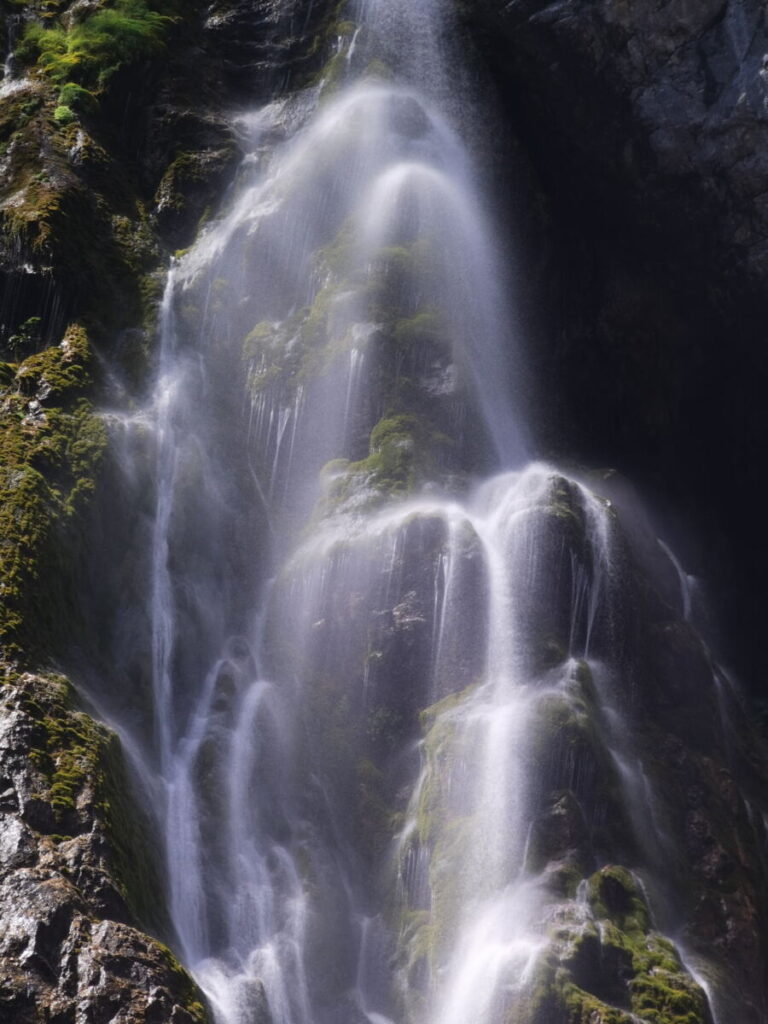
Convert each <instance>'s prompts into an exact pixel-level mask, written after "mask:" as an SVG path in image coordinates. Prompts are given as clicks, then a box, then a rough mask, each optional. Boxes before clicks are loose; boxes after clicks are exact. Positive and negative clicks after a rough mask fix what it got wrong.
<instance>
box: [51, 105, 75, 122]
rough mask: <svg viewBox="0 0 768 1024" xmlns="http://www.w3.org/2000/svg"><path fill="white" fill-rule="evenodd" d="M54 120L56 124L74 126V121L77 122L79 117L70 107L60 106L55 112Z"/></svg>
mask: <svg viewBox="0 0 768 1024" xmlns="http://www.w3.org/2000/svg"><path fill="white" fill-rule="evenodd" d="M53 120H54V121H55V122H56V124H61V125H65V124H72V122H73V121H76V120H77V117H76V116H75V114H74V113H73V111H72V110H71V109H70V108H69V107H67V106H64V105H63V104H59V106H58V107H56V109H55V110H54V112H53Z"/></svg>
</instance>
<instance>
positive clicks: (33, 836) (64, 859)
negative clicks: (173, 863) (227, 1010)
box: [0, 673, 205, 1024]
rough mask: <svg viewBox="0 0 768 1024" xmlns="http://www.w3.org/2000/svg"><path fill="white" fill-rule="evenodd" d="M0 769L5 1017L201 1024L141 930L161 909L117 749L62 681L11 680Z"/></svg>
mask: <svg viewBox="0 0 768 1024" xmlns="http://www.w3.org/2000/svg"><path fill="white" fill-rule="evenodd" d="M0 762H1V763H2V780H1V786H2V793H0V921H1V922H2V927H1V928H0V1016H2V1017H3V1019H4V1020H5V1019H7V1020H9V1021H10V1020H13V1021H14V1022H16V1021H18V1022H19V1024H37V1022H39V1021H61V1022H70V1021H75V1020H78V1021H80V1020H82V1021H84V1022H85V1021H87V1022H88V1024H102V1022H103V1024H106V1022H107V1021H113V1020H115V1019H119V1020H122V1021H126V1022H133V1021H136V1022H139V1021H142V1022H146V1021H155V1022H157V1024H166V1022H169V1021H172V1022H174V1024H199V1022H202V1021H203V1020H204V1019H205V1011H204V1009H203V1006H202V1003H201V1001H200V996H199V993H198V992H197V989H196V987H195V986H194V984H193V983H192V981H191V979H190V978H189V977H188V975H187V974H186V973H185V972H184V971H183V970H182V969H181V967H180V966H179V965H178V963H177V962H176V960H175V959H174V958H173V956H172V955H171V953H170V952H169V951H168V949H167V948H166V947H165V946H163V945H162V944H161V943H159V942H158V941H156V940H155V939H153V938H151V937H149V936H148V935H146V934H143V933H142V932H141V931H139V930H137V928H136V924H137V914H138V915H142V916H144V921H143V924H145V925H146V924H148V923H151V919H152V909H151V908H152V904H153V903H155V906H156V907H159V906H160V905H161V901H160V899H159V896H158V892H159V890H158V888H157V879H155V878H154V877H153V875H152V871H151V868H150V867H149V862H150V858H151V850H150V847H149V846H147V845H146V843H145V842H143V841H142V839H141V836H142V827H141V823H140V820H139V819H138V818H137V817H136V816H135V813H134V811H133V810H132V809H131V807H130V794H129V789H128V784H127V780H126V779H125V778H124V777H123V775H122V771H121V762H120V754H119V750H118V748H117V743H116V739H115V737H114V736H112V735H111V734H110V733H109V732H108V731H107V730H106V729H104V728H103V727H100V726H97V725H95V724H94V723H93V721H92V720H91V719H90V718H88V717H87V716H86V715H85V714H83V713H82V712H79V711H76V710H75V708H74V706H73V704H72V694H71V691H70V689H69V687H68V684H67V683H66V681H64V680H63V679H61V678H60V677H46V676H34V675H31V674H28V673H27V674H24V675H17V674H14V673H9V674H6V676H5V678H4V681H3V687H2V691H1V692H0ZM137 844H138V845H137ZM148 918H149V919H148ZM154 923H155V925H156V926H157V925H158V924H159V923H160V922H158V921H157V919H156V913H155V922H154Z"/></svg>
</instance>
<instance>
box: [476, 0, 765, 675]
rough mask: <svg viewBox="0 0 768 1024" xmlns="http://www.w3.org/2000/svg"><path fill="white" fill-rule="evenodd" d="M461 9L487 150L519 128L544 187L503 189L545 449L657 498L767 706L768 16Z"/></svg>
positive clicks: (687, 9) (672, 7)
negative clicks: (485, 108)
mask: <svg viewBox="0 0 768 1024" xmlns="http://www.w3.org/2000/svg"><path fill="white" fill-rule="evenodd" d="M462 12H463V13H464V16H465V18H466V23H467V25H468V31H469V36H470V41H471V42H472V43H474V45H475V47H476V50H477V53H478V55H479V59H480V61H481V62H482V63H483V64H485V65H486V67H487V69H488V71H489V73H490V76H491V78H492V80H493V83H494V85H495V87H496V90H497V92H498V95H499V97H500V101H501V108H502V109H501V114H500V117H499V122H500V123H499V129H498V131H499V137H500V139H502V138H503V137H504V132H505V130H506V129H507V127H508V126H514V129H515V131H516V133H517V134H518V137H519V140H520V145H521V147H522V149H523V151H524V152H525V154H526V160H529V161H530V166H531V167H532V174H533V177H534V179H535V180H536V181H537V185H535V186H534V192H535V191H536V190H538V192H539V197H538V198H537V199H536V200H535V201H534V202H532V203H529V202H527V201H525V200H521V197H520V194H519V190H520V188H521V187H522V188H523V190H524V189H525V187H526V186H525V184H524V182H525V174H520V173H519V172H518V171H512V172H507V173H506V177H505V176H503V174H502V175H500V177H501V181H500V188H501V191H502V194H503V193H506V194H507V195H508V196H509V203H510V206H511V208H512V219H513V220H514V221H515V222H516V223H517V224H518V225H521V226H523V229H524V230H525V231H527V232H528V244H527V250H528V253H529V257H530V259H529V263H528V267H527V271H526V273H527V274H528V277H529V280H531V281H532V282H533V284H534V288H533V289H532V298H531V314H530V316H531V321H532V322H536V321H538V323H539V325H540V328H541V330H540V334H539V336H538V337H536V338H535V339H534V340H533V341H532V344H531V359H532V360H533V361H534V362H535V363H536V364H537V367H538V379H539V380H540V381H542V382H546V383H545V386H544V388H543V389H542V402H541V404H540V406H539V409H538V412H539V420H540V427H541V430H542V434H543V436H544V437H546V438H547V439H548V442H549V443H550V444H551V447H552V450H553V451H555V452H558V453H559V454H563V453H565V454H567V455H569V456H570V457H573V458H575V459H576V460H577V461H579V462H584V461H586V462H588V463H591V464H593V465H601V464H602V465H616V466H618V467H619V468H620V469H622V470H623V471H625V472H626V473H627V474H628V475H630V476H631V477H632V478H633V480H634V481H635V482H636V483H637V484H638V485H639V486H640V487H641V489H642V490H643V492H644V493H649V492H650V493H656V494H657V495H664V496H665V498H664V501H665V502H666V503H667V507H666V508H663V507H662V509H661V512H662V513H663V514H664V515H665V517H666V518H667V519H668V524H667V525H668V526H669V527H670V529H671V530H676V531H677V536H676V538H675V539H676V543H677V548H678V552H679V553H680V554H681V555H682V556H684V558H685V559H686V560H687V562H688V564H689V565H690V566H692V568H693V571H696V572H700V573H701V574H702V575H705V576H707V577H708V579H709V580H710V581H712V583H713V586H714V587H715V588H716V589H717V592H718V594H719V596H720V597H721V599H722V600H721V608H722V609H723V619H724V621H723V626H724V629H723V633H724V636H725V637H726V638H727V642H728V644H729V648H728V660H729V663H731V664H733V665H735V666H737V667H738V671H739V672H740V673H741V674H742V676H743V677H744V678H745V680H746V681H748V682H749V681H751V682H750V685H752V686H753V688H754V690H755V691H756V692H758V693H759V692H761V689H762V684H761V682H760V679H761V676H762V666H761V652H760V649H759V643H758V644H755V641H754V637H756V636H759V635H760V632H761V623H762V622H763V621H764V619H765V616H766V612H767V611H768V609H767V608H766V602H765V597H764V594H763V587H762V584H761V580H762V578H763V577H764V575H765V572H766V568H767V567H768V549H766V544H765V530H764V525H763V516H762V511H761V509H760V507H759V503H755V501H754V495H755V494H756V493H759V492H760V491H761V489H762V481H761V470H760V469H759V467H760V465H761V461H762V459H761V454H760V450H761V444H762V438H763V437H764V436H765V431H766V420H765V415H764V408H765V403H764V401H763V399H762V396H763V394H764V392H765V386H766V381H768V362H767V361H766V358H765V347H764V345H763V343H762V337H763V334H764V327H763V325H764V324H765V321H766V317H767V316H768V305H766V298H765V296H766V294H768V292H767V290H766V281H768V267H767V265H766V255H767V252H768V250H766V237H768V233H767V229H768V222H767V220H766V218H767V217H768V208H767V207H766V200H765V180H766V170H768V167H767V165H766V160H768V158H767V157H766V153H768V146H766V139H767V137H768V107H767V106H766V95H767V94H766V74H765V67H764V64H765V55H766V53H767V52H768V30H767V28H766V12H765V8H764V5H763V4H762V3H760V2H759V0H728V2H725V0H723V2H718V0H712V2H702V3H696V4H688V3H677V2H672V3H663V4H656V3H645V2H644V3H632V4H628V3H623V2H619V0H599V2H594V3H587V4H581V3H575V2H574V3H571V2H567V0H566V2H557V3H554V2H546V0H513V2H512V3H505V4H502V3H498V2H497V0H482V2H481V3H478V4H472V5H463V6H462ZM526 224H527V227H526ZM547 238H548V239H549V240H548V241H544V240H545V239H547ZM545 390H546V394H547V395H550V396H554V400H551V401H550V400H548V399H547V397H546V395H545V394H544V391H545ZM713 465H716V466H718V472H719V473H721V474H722V483H723V487H722V488H719V487H713V486H712V485H711V470H712V466H713ZM660 504H662V502H660ZM681 515H685V516H686V517H687V519H688V522H687V523H686V524H684V525H683V524H681V523H679V522H678V520H679V517H681ZM694 530H696V531H699V532H698V535H694Z"/></svg>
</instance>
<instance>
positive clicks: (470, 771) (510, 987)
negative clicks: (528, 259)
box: [121, 0, 712, 1024]
mask: <svg viewBox="0 0 768 1024" xmlns="http://www.w3.org/2000/svg"><path fill="white" fill-rule="evenodd" d="M448 8H449V5H448V4H447V3H443V2H441V0H418V2H416V0H364V2H363V3H362V4H361V5H360V7H359V10H358V12H357V18H356V22H355V24H354V25H353V26H352V28H351V29H350V28H349V27H347V28H345V29H344V31H343V32H340V34H339V38H338V42H337V46H338V52H337V53H336V55H335V57H334V60H333V61H332V64H333V75H331V73H330V72H329V73H328V74H327V75H326V76H324V77H323V78H322V79H321V80H320V81H319V82H318V83H316V84H315V85H312V86H308V87H307V88H306V89H304V90H303V91H301V92H300V93H298V94H297V95H295V96H289V97H286V98H282V99H278V100H276V101H275V102H272V103H270V104H269V105H267V106H265V107H263V108H261V109H259V110H257V111H251V112H244V113H240V114H239V115H237V117H236V119H235V125H236V127H237V129H238V132H239V135H240V138H241V140H242V145H243V149H244V159H243V162H242V167H241V170H240V174H239V177H238V180H237V183H236V185H235V187H234V189H233V191H232V193H231V194H230V195H229V197H228V199H227V202H226V204H225V208H224V210H223V212H222V214H221V216H220V217H219V218H218V219H217V220H215V221H214V222H212V223H211V224H210V225H209V226H208V227H206V228H205V229H204V230H203V232H202V234H201V236H200V238H199V240H198V241H197V243H196V244H195V245H194V246H193V248H192V249H191V250H190V251H189V252H188V253H187V254H185V255H183V256H181V257H180V258H178V259H177V260H176V261H175V262H174V265H173V267H172V269H171V271H170V273H169V275H168V280H167V287H166V292H165V297H164V299H163V303H162V310H161V316H160V320H159V335H160V339H161V344H160V356H159V364H158V369H157V376H156V384H155V389H154V394H153V397H152V399H151V403H150V408H149V409H148V410H146V411H145V412H144V414H143V415H142V416H141V417H140V418H139V419H140V420H141V426H140V429H141V430H142V431H143V432H144V434H145V435H146V434H148V435H149V437H150V440H149V442H148V443H147V444H146V445H145V446H143V447H142V448H141V452H140V457H141V458H147V457H148V456H147V451H148V450H149V451H151V462H152V465H153V472H152V478H153V484H152V494H153V502H154V512H153V514H152V515H151V517H150V518H151V523H150V524H149V525H147V526H146V531H145V555H144V559H143V561H142V565H143V566H145V568H144V569H143V570H142V571H143V572H144V574H145V576H146V579H144V581H143V588H144V609H145V617H146V623H145V629H144V632H145V634H146V635H145V638H144V641H143V643H144V648H145V649H146V660H147V664H148V669H147V675H148V678H149V680H150V686H149V689H150V690H151V695H150V704H151V709H152V710H151V718H152V722H153V725H152V728H151V729H149V730H148V731H149V732H151V734H152V738H151V740H148V739H146V737H145V738H144V740H143V741H142V742H136V743H135V744H134V747H133V748H132V749H135V750H136V751H138V753H137V754H136V757H137V758H139V759H140V760H141V762H142V775H143V776H144V777H145V778H152V780H153V783H152V786H151V790H150V792H151V797H152V801H153V806H154V811H155V815H156V819H157V821H158V823H159V828H160V829H161V831H162V836H163V848H164V852H165V871H166V875H167V881H168V905H169V913H170V916H171V920H172V930H173V934H174V938H175V943H176V946H177V948H178V950H179V952H180V954H181V956H182V959H183V961H184V963H185V964H186V965H187V966H188V967H189V969H190V970H191V971H192V972H193V974H194V976H195V978H196V979H197V981H198V982H199V984H200V986H201V987H202V989H203V991H204V992H205V994H206V996H207V998H208V999H209V1001H210V1004H211V1007H212V1010H213V1013H214V1015H215V1018H216V1021H217V1022H218V1024H362V1022H365V1021H368V1022H370V1024H392V1022H394V1024H467V1022H469V1021H471V1022H472V1024H515V1022H519V1024H523V1022H526V1024H554V1022H559V1021H560V1020H566V1019H570V1018H566V1017H564V1016H563V1012H564V1011H562V1008H561V1007H560V1004H559V1003H557V999H565V998H566V995H567V997H568V998H570V999H572V1000H573V999H576V998H577V996H574V994H573V991H572V990H571V989H569V990H568V993H566V994H565V995H564V994H563V992H562V991H559V994H558V993H556V992H555V988H554V987H551V988H550V989H547V992H548V994H546V995H545V996H544V997H542V991H544V989H543V987H542V986H545V981H546V979H549V981H546V984H550V985H551V986H554V984H555V983H554V982H553V981H552V978H554V977H555V974H556V971H557V970H558V965H562V964H565V965H568V969H569V970H572V972H573V976H574V977H576V978H577V979H581V980H580V982H579V985H576V984H575V983H574V985H573V986H572V989H573V990H575V991H576V992H577V993H578V992H581V994H582V996H584V998H585V999H586V998H587V996H586V995H585V989H586V988H587V987H588V983H589V984H592V982H591V981H590V979H591V977H592V974H594V975H595V977H598V978H599V979H602V980H600V981H599V984H598V982H594V986H596V988H597V991H595V990H594V987H593V989H591V990H590V991H591V992H592V995H590V996H589V998H593V999H594V1000H595V1001H596V1002H595V1005H598V1004H600V1003H601V1001H603V1002H605V1004H606V1005H610V1006H614V1008H615V1007H618V1008H617V1009H615V1016H614V1017H611V1020H614V1019H615V1020H616V1021H631V1020H635V1021H637V1020H645V1019H646V1018H645V1017H643V1016H642V1014H641V1013H640V1010H638V1007H640V1008H642V990H641V987H639V985H638V986H636V987H635V988H634V989H632V992H631V993H629V994H628V992H629V990H627V991H626V992H625V991H623V990H621V991H620V987H612V986H613V985H614V983H613V981H612V980H610V979H612V978H613V974H611V975H610V979H609V980H606V978H609V975H608V974H606V973H605V972H606V971H609V966H605V965H609V961H610V957H613V958H614V960H613V961H610V963H613V962H615V963H616V964H617V965H618V966H617V967H616V971H617V972H618V973H617V974H616V977H618V978H620V977H621V971H622V970H623V971H625V973H626V972H627V971H628V970H629V966H628V964H629V962H630V961H631V960H632V955H634V954H632V953H631V950H630V946H629V942H630V939H627V938H623V937H622V936H630V937H631V939H632V941H634V942H637V943H638V944H639V945H640V946H641V947H642V949H643V956H644V957H645V959H644V960H642V964H641V963H640V959H639V958H638V959H637V963H636V964H635V966H634V968H633V969H634V970H635V973H636V974H637V975H638V976H640V975H642V977H643V978H645V979H646V983H647V984H648V985H651V984H652V983H653V976H654V972H656V975H658V972H659V971H661V972H662V973H663V974H664V977H665V978H666V981H667V982H668V984H669V985H670V986H672V987H673V988H674V989H675V992H674V994H675V997H676V998H677V999H678V1004H679V1005H680V1006H682V1007H684V1008H687V1010H686V1012H688V1011H690V1013H691V1016H690V1017H689V1018H686V1019H687V1020H688V1019H690V1020H691V1021H693V1020H696V1021H699V1022H701V1024H707V1022H709V1021H711V1020H712V1018H711V1016H710V1014H711V1009H710V1007H709V1005H708V1001H707V997H706V996H705V994H704V991H703V989H702V988H701V986H699V985H698V984H697V983H696V982H695V981H694V979H693V977H692V976H691V975H690V974H689V973H687V971H686V969H685V968H684V967H683V964H682V960H681V958H680V954H679V953H678V952H677V951H676V949H675V947H674V946H673V945H672V943H671V942H670V941H669V940H668V939H667V938H664V936H663V935H662V932H666V933H668V934H672V935H674V934H675V933H677V931H679V930H680V929H681V928H682V926H683V924H684V913H685V908H684V907H683V906H679V907H678V906H677V905H676V902H675V899H676V898H675V895H674V893H673V892H672V891H671V890H673V889H674V879H675V878H677V877H678V876H677V875H676V874H675V872H679V870H680V869H679V863H678V859H679V844H678V839H677V837H676V834H675V831H674V828H673V827H672V826H671V825H670V822H669V820H668V811H667V810H666V808H665V804H664V801H663V799H662V798H661V797H660V795H659V794H658V792H657V789H656V782H655V781H654V780H653V778H652V771H651V769H650V768H649V766H648V765H647V764H646V763H644V760H643V753H642V751H641V749H640V747H639V746H638V745H637V744H636V742H635V738H634V737H635V728H634V719H633V713H634V711H633V704H632V698H631V695H632V687H633V685H634V679H635V676H636V675H637V672H638V671H639V670H637V667H636V665H635V663H634V662H633V656H632V644H633V638H632V629H631V628H630V627H629V626H628V622H631V619H632V615H631V613H630V612H628V608H629V607H630V605H632V602H633V601H635V603H636V602H637V601H638V600H640V599H639V598H637V596H636V595H637V594H639V593H640V590H638V589H637V588H636V587H635V583H634V576H633V572H635V569H633V566H635V565H636V561H633V555H632V553H631V551H630V548H631V544H630V543H628V542H627V540H626V538H625V537H624V535H623V533H622V529H621V523H620V518H621V517H620V515H619V513H618V511H617V508H616V507H615V506H614V504H613V502H612V500H610V498H608V497H604V496H601V493H600V488H599V487H595V488H593V487H591V486H590V485H589V483H588V481H587V480H586V478H583V479H577V478H576V476H575V475H574V474H568V473H565V472H563V471H562V470H560V469H558V468H557V467H555V466H552V465H549V464H547V463H545V462H542V461H537V459H536V450H535V445H534V443H533V442H532V440H531V438H530V431H529V429H528V424H527V416H526V413H525V403H526V390H527V382H526V378H525V374H524V371H523V368H522V359H521V356H520V343H519V338H518V337H517V330H516V328H515V326H514V325H515V322H516V321H515V315H514V309H513V308H511V305H512V304H511V303H510V301H509V299H508V296H509V294H510V289H509V281H508V280H507V273H506V269H505V268H507V267H508V266H509V258H508V256H507V255H505V254H504V252H503V249H502V247H501V246H500V245H499V243H498V241H497V240H496V239H495V238H494V232H493V220H492V217H491V216H490V214H489V211H488V209H487V208H486V205H485V203H484V201H483V198H482V192H483V189H482V187H481V175H480V173H479V171H478V169H477V167H476V166H475V165H474V162H473V156H472V152H471V147H470V146H468V144H467V142H466V138H467V122H468V121H471V120H472V119H473V116H474V114H473V109H472V107H471V100H468V101H467V103H468V104H469V107H467V106H466V105H465V104H464V103H463V102H462V98H461V96H462V91H463V90H465V89H466V93H467V95H469V94H470V92H471V89H470V85H469V76H465V74H464V72H463V71H462V69H461V64H460V61H458V54H457V53H456V52H455V51H454V48H453V46H452V43H451V38H452V31H451V23H450V15H449V12H448ZM454 69H455V70H454ZM276 139H277V140H278V141H277V142H276V141H275V140H276ZM125 433H126V432H125V431H124V432H123V434H125ZM127 433H128V434H129V433H130V431H128V432H127ZM121 436H123V435H121ZM124 443H125V444H128V442H124ZM123 461H124V462H130V458H129V457H128V456H124V459H123ZM134 477H137V474H136V473H135V472H134ZM137 478H138V479H139V480H140V481H141V480H142V479H143V478H142V477H141V475H140V474H138V477H137ZM140 486H144V484H143V483H141V484H140ZM661 550H663V551H666V552H667V556H668V559H669V560H670V566H671V569H672V572H673V575H674V581H673V582H674V584H675V585H677V584H678V583H679V584H680V586H682V587H683V592H682V597H681V599H680V600H681V602H682V605H683V609H682V610H683V613H684V614H683V618H684V619H685V620H686V623H687V620H688V619H689V618H690V614H691V597H690V592H689V589H687V583H686V579H687V578H686V577H685V574H684V571H683V570H682V568H681V566H680V565H679V563H678V562H677V561H676V560H675V558H674V556H673V555H672V554H671V552H669V551H668V549H666V548H663V547H662V548H661ZM633 588H635V589H633ZM643 593H644V592H643ZM633 607H634V606H633ZM691 628H692V627H691ZM141 720H142V723H143V724H145V717H144V718H142V719H141ZM134 727H135V725H134V724H132V723H128V724H127V725H126V728H127V729H128V731H130V729H131V728H134ZM625 863H626V864H628V865H629V868H619V867H618V866H617V865H620V864H625ZM666 871H668V872H669V877H668V878H666V879H665V872H666ZM612 901H613V902H612ZM611 915H612V917H611ZM609 917H610V919H611V920H610V921H609ZM616 921H620V922H622V923H621V926H619V925H617V924H616ZM611 922H613V923H611ZM611 929H613V931H611ZM622 929H623V930H622ZM590 944H591V945H590ZM622 944H623V945H622ZM585 949H587V950H589V949H592V950H593V952H594V951H595V950H602V951H603V952H600V953H599V955H598V953H597V952H594V963H595V966H594V969H593V968H590V971H592V974H590V975H589V977H587V973H588V972H587V973H585V972H586V968H583V967H582V966H579V965H580V964H581V963H582V961H581V960H579V957H582V959H583V957H584V956H587V954H586V953H584V950H585ZM590 955H592V954H590ZM590 963H591V961H590ZM638 964H640V966H638ZM574 965H575V966H574ZM601 965H602V966H601ZM643 965H644V966H643ZM610 970H613V968H610ZM579 971H581V972H582V973H581V974H579V973H578V972H579ZM643 971H644V972H645V974H643V973H642V972H643ZM601 972H603V973H601ZM638 972H639V973H638ZM649 979H650V980H649ZM618 984H619V983H618V982H616V985H617V986H618ZM580 986H581V987H580ZM638 993H639V994H638ZM578 998H581V997H580V996H578ZM537 1000H538V1001H537ZM553 1000H554V1001H553ZM563 1005H564V1004H563ZM585 1005H586V1004H585ZM585 1012H586V1011H585ZM558 1013H559V1014H560V1016H558ZM574 1019H575V1018H574ZM583 1019H587V1018H586V1017H584V1018H583ZM589 1019H592V1018H591V1017H590V1018H589ZM595 1019H598V1018H597V1017H595ZM599 1019H603V1018H599ZM654 1019H655V1018H654ZM681 1019H682V1018H681Z"/></svg>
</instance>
